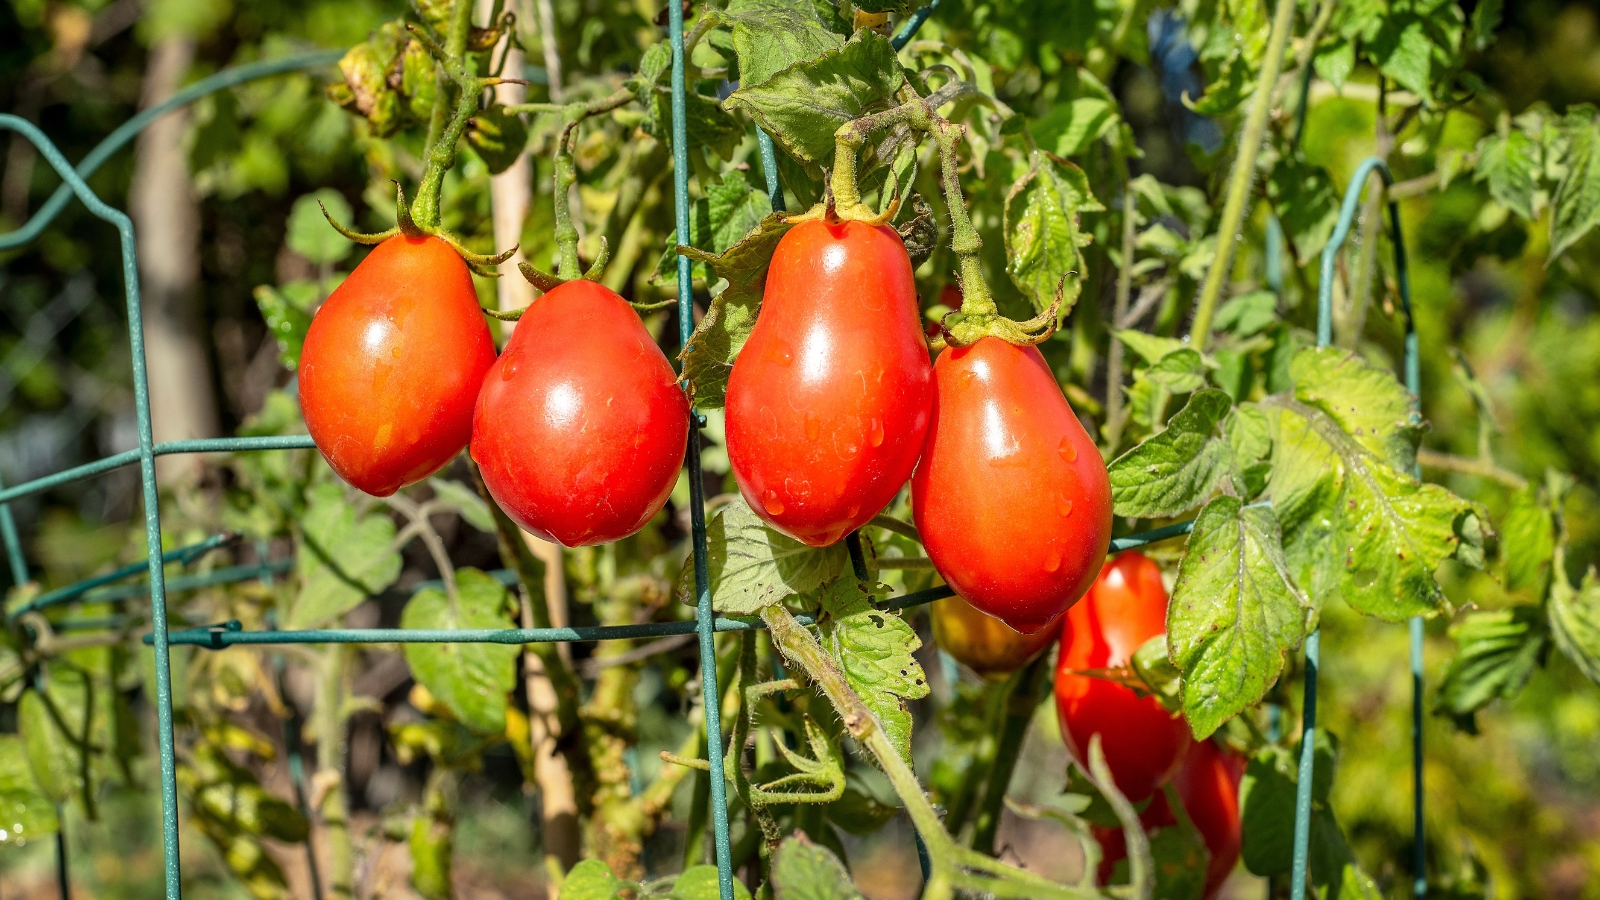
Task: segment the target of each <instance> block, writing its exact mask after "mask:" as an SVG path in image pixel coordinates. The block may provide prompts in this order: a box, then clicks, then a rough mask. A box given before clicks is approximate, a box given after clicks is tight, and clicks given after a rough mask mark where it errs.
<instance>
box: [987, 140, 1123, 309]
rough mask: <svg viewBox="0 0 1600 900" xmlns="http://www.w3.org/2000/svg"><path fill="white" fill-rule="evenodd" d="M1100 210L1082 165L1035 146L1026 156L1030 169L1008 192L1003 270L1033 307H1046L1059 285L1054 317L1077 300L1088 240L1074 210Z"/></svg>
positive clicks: (1081, 282) (1081, 287) (1085, 270)
mask: <svg viewBox="0 0 1600 900" xmlns="http://www.w3.org/2000/svg"><path fill="white" fill-rule="evenodd" d="M1104 208H1105V207H1103V206H1101V205H1100V203H1099V202H1098V201H1096V200H1095V199H1094V194H1093V193H1092V192H1090V190H1089V179H1088V176H1086V175H1084V173H1083V170H1082V169H1080V168H1078V167H1077V166H1075V165H1073V164H1072V163H1068V162H1062V163H1057V162H1055V161H1052V160H1051V159H1050V158H1049V157H1047V156H1045V155H1044V154H1043V153H1041V152H1040V151H1038V150H1035V151H1033V153H1031V154H1030V155H1029V157H1028V171H1027V172H1025V173H1023V175H1022V177H1021V178H1019V179H1017V182H1016V183H1015V184H1013V185H1012V186H1011V190H1010V191H1008V192H1007V193H1006V205H1005V234H1006V258H1007V260H1008V262H1007V264H1006V271H1007V272H1008V273H1009V274H1010V275H1011V280H1012V281H1013V282H1015V283H1016V285H1017V287H1018V289H1020V290H1021V291H1022V293H1023V295H1024V296H1026V297H1027V298H1028V300H1029V301H1031V302H1032V303H1033V308H1034V309H1035V310H1037V311H1039V312H1044V311H1045V310H1047V309H1049V308H1050V304H1051V303H1054V302H1055V298H1056V288H1057V286H1060V287H1061V291H1062V294H1061V308H1060V309H1059V310H1058V311H1057V313H1056V314H1057V315H1058V316H1065V315H1066V314H1067V313H1068V311H1070V310H1071V309H1072V306H1073V304H1074V303H1076V302H1077V300H1078V294H1079V293H1081V292H1082V290H1083V277H1084V275H1085V273H1086V272H1087V266H1086V265H1085V263H1084V261H1083V253H1082V251H1081V248H1083V247H1085V246H1087V245H1088V243H1089V242H1090V240H1091V238H1090V236H1089V235H1087V234H1084V233H1083V232H1082V231H1080V230H1079V229H1078V214H1079V213H1080V212H1093V211H1096V210H1101V209H1104ZM1063 278H1065V279H1066V281H1065V282H1063V281H1062V279H1063Z"/></svg>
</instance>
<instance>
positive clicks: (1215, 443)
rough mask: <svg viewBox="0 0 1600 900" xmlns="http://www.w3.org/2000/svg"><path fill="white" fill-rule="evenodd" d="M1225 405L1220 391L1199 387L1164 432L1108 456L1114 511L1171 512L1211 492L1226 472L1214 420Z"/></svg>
mask: <svg viewBox="0 0 1600 900" xmlns="http://www.w3.org/2000/svg"><path fill="white" fill-rule="evenodd" d="M1190 352H1193V351H1190ZM1231 406H1232V402H1231V401H1230V400H1229V399H1228V395H1227V394H1224V393H1223V392H1222V391H1216V390H1207V391H1200V392H1198V393H1196V394H1195V395H1194V396H1193V397H1190V398H1189V402H1188V403H1187V404H1185V405H1184V407H1183V409H1181V410H1179V411H1178V414H1177V415H1175V416H1173V417H1172V420H1171V421H1170V422H1168V423H1167V428H1166V430H1165V431H1162V432H1160V433H1159V434H1154V435H1151V436H1150V437H1148V438H1146V439H1145V440H1144V442H1143V443H1141V444H1139V446H1137V447H1134V448H1133V449H1132V450H1129V451H1128V452H1127V453H1124V454H1123V455H1122V456H1120V457H1118V458H1117V459H1116V460H1115V461H1113V462H1112V463H1111V465H1110V466H1108V467H1107V473H1108V474H1109V475H1110V477H1111V498H1112V507H1113V509H1114V510H1115V511H1116V514H1117V515H1119V516H1129V517H1134V518H1156V517H1165V516H1176V515H1179V514H1181V513H1184V512H1187V511H1188V510H1191V509H1193V508H1194V507H1195V506H1197V505H1198V504H1200V503H1202V502H1204V501H1205V500H1206V498H1208V497H1209V496H1211V492H1212V491H1213V490H1215V489H1216V486H1217V482H1218V480H1219V479H1221V477H1222V476H1223V474H1224V473H1226V472H1227V463H1228V447H1227V445H1226V444H1224V443H1223V442H1222V440H1221V439H1220V437H1219V436H1218V433H1217V425H1218V423H1220V422H1221V421H1222V418H1223V417H1224V416H1226V415H1227V414H1228V409H1229V408H1230V407H1231Z"/></svg>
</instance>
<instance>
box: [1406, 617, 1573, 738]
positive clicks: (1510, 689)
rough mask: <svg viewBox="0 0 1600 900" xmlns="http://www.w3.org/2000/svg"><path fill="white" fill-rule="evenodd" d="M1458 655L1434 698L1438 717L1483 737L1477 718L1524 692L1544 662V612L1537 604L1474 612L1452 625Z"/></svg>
mask: <svg viewBox="0 0 1600 900" xmlns="http://www.w3.org/2000/svg"><path fill="white" fill-rule="evenodd" d="M1450 636H1451V637H1453V638H1455V641H1456V645H1457V647H1458V648H1459V649H1457V650H1456V655H1455V656H1454V657H1453V658H1451V660H1450V666H1449V668H1447V669H1446V670H1445V673H1444V681H1442V682H1441V683H1440V684H1439V692H1438V693H1437V694H1435V695H1434V698H1433V711H1434V714H1435V715H1442V716H1449V717H1450V718H1451V719H1453V720H1454V721H1455V724H1456V727H1457V728H1459V729H1461V730H1462V731H1465V732H1467V733H1469V734H1477V732H1478V729H1477V724H1476V722H1475V721H1474V714H1475V713H1476V712H1477V711H1478V710H1480V709H1482V708H1483V707H1485V706H1487V705H1489V703H1490V702H1491V701H1493V700H1495V699H1496V698H1505V699H1510V698H1512V697H1515V696H1516V695H1517V694H1518V693H1519V692H1521V690H1522V687H1523V685H1525V684H1527V683H1528V678H1529V677H1531V676H1532V675H1533V670H1534V669H1535V668H1537V667H1538V666H1540V665H1541V664H1542V663H1543V662H1544V657H1545V653H1546V651H1547V650H1548V649H1549V641H1550V632H1549V630H1548V628H1547V627H1546V622H1545V618H1544V615H1543V614H1542V611H1541V610H1540V609H1539V608H1538V607H1537V606H1533V605H1531V604H1521V605H1517V606H1512V607H1509V608H1506V609H1493V610H1478V611H1474V612H1471V613H1468V614H1467V615H1466V616H1465V617H1464V618H1462V620H1461V621H1459V622H1457V623H1456V624H1454V625H1452V626H1451V627H1450Z"/></svg>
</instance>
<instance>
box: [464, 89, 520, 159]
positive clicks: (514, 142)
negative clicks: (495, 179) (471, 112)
mask: <svg viewBox="0 0 1600 900" xmlns="http://www.w3.org/2000/svg"><path fill="white" fill-rule="evenodd" d="M467 143H469V144H471V145H472V149H474V150H476V151H477V152H478V156H479V157H480V158H481V159H482V160H483V162H484V165H486V166H488V167H489V174H490V175H499V174H500V173H501V172H504V171H505V170H507V169H509V168H511V167H512V166H513V165H515V164H516V161H517V157H519V156H521V155H522V151H523V149H524V148H526V147H527V146H528V126H527V125H525V124H523V121H522V117H521V116H519V115H517V114H516V113H512V112H507V111H506V108H505V106H504V105H503V104H500V103H495V104H492V105H490V106H489V107H488V108H487V109H483V110H480V111H479V112H478V114H477V115H475V116H473V117H472V118H471V119H469V120H468V122H467Z"/></svg>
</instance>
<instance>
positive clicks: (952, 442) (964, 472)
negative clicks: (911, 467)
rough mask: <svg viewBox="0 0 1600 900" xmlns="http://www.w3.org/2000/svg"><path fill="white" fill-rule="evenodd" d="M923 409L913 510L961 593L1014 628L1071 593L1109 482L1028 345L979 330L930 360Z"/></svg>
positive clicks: (1096, 537)
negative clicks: (929, 398)
mask: <svg viewBox="0 0 1600 900" xmlns="http://www.w3.org/2000/svg"><path fill="white" fill-rule="evenodd" d="M933 380H934V401H933V421H932V423H931V424H930V425H929V428H928V443H927V447H926V448H924V450H923V453H922V462H921V464H920V465H918V466H917V473H916V475H915V476H914V477H913V478H912V480H911V511H912V515H913V517H914V518H915V519H916V523H917V528H919V529H920V530H921V531H922V542H923V546H925V547H926V548H927V550H928V556H929V557H930V558H931V559H932V560H933V565H934V567H935V568H936V569H938V570H939V574H940V575H942V576H944V580H945V581H947V582H949V583H950V585H951V586H952V587H954V588H955V589H956V592H957V593H959V594H960V595H961V596H962V597H963V598H965V599H966V601H967V602H968V603H971V604H972V605H973V606H976V607H977V608H978V609H980V610H982V611H984V612H986V613H988V614H989V615H991V616H994V617H995V618H997V619H999V620H1000V621H1002V622H1005V623H1006V624H1007V625H1010V626H1011V627H1012V628H1015V629H1016V630H1018V631H1021V632H1024V633H1030V632H1035V631H1038V630H1040V629H1042V628H1044V627H1045V626H1046V625H1047V624H1049V622H1051V621H1052V620H1053V619H1055V618H1056V617H1058V616H1060V615H1061V613H1062V611H1063V610H1065V609H1067V608H1068V607H1070V606H1072V604H1074V603H1076V602H1077V600H1078V598H1079V597H1081V596H1083V592H1084V591H1085V590H1087V589H1088V587H1089V584H1090V582H1091V581H1093V580H1094V576H1095V574H1096V573H1097V572H1099V571H1100V564H1101V562H1103V561H1104V560H1105V555H1106V547H1107V545H1108V544H1109V542H1110V540H1111V482H1110V480H1109V479H1108V478H1107V477H1106V467H1105V463H1104V462H1102V461H1101V459H1100V451H1099V450H1098V449H1097V448H1096V447H1095V445H1094V441H1093V440H1091V439H1090V438H1089V435H1088V434H1087V433H1086V432H1085V431H1084V430H1083V426H1082V425H1081V424H1079V423H1078V417H1077V416H1076V415H1074V414H1073V412H1072V407H1071V406H1069V405H1068V404H1067V398H1066V397H1065V396H1064V395H1063V394H1062V393H1061V386H1060V385H1059V384H1057V383H1056V379H1055V376H1054V375H1053V374H1052V373H1051V372H1050V368H1049V366H1047V365H1046V364H1045V361H1044V357H1042V356H1040V355H1039V351H1038V350H1035V349H1034V348H1032V347H1017V346H1014V345H1012V344H1009V343H1006V342H1005V341H1003V340H1000V339H999V338H994V337H986V338H983V339H981V340H979V341H978V342H977V343H975V344H973V345H972V346H970V347H963V348H954V347H953V348H950V349H948V350H946V351H944V352H943V353H941V354H940V355H939V360H938V362H936V363H935V364H934V368H933Z"/></svg>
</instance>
